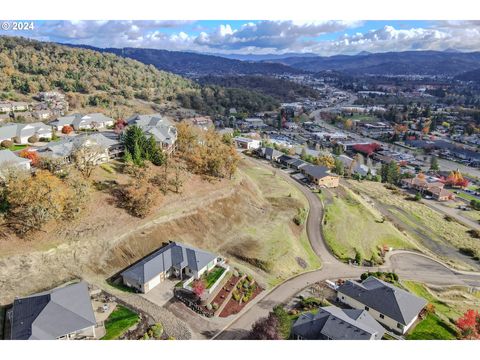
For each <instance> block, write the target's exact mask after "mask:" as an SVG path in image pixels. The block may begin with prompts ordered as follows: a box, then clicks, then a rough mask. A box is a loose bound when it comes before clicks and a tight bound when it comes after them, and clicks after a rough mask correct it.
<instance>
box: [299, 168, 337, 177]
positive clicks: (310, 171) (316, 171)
mask: <svg viewBox="0 0 480 360" xmlns="http://www.w3.org/2000/svg"><path fill="white" fill-rule="evenodd" d="M302 171H303V172H304V173H305V174H307V175H310V176H311V177H313V178H315V179H321V178H324V177H325V176H332V174H330V173H329V171H328V168H326V167H325V166H319V165H306V166H303V167H302Z"/></svg>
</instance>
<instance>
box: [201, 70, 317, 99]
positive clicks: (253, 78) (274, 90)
mask: <svg viewBox="0 0 480 360" xmlns="http://www.w3.org/2000/svg"><path fill="white" fill-rule="evenodd" d="M198 82H199V83H200V84H209V85H220V86H226V87H232V88H242V89H248V90H254V91H258V92H260V93H262V94H264V95H267V96H271V97H273V98H275V99H276V100H278V101H281V102H292V101H297V100H299V99H305V98H308V99H312V100H314V99H319V98H320V96H321V95H320V93H319V92H318V91H317V90H315V89H314V88H312V87H310V86H306V85H302V84H298V83H296V82H293V81H290V80H285V79H279V78H274V77H270V76H258V75H246V76H205V77H202V78H199V79H198Z"/></svg>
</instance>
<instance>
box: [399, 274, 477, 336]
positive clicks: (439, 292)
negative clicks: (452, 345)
mask: <svg viewBox="0 0 480 360" xmlns="http://www.w3.org/2000/svg"><path fill="white" fill-rule="evenodd" d="M401 283H402V286H404V287H405V288H406V289H407V290H409V291H410V292H412V293H414V294H416V295H418V296H421V297H423V298H424V299H426V300H427V301H428V302H429V303H430V304H432V305H433V307H434V309H435V313H430V314H428V315H427V317H426V318H425V319H424V320H422V321H420V323H419V324H418V325H417V326H416V327H415V329H414V330H413V331H412V332H411V333H410V334H408V335H407V339H412V340H415V339H422V340H427V339H445V340H448V339H456V336H457V331H456V328H455V325H454V322H455V321H456V320H457V319H458V318H460V317H461V316H462V314H463V313H464V312H466V311H467V310H468V309H477V310H478V309H479V305H478V304H479V303H480V291H471V290H469V288H467V287H463V286H448V287H433V286H428V285H426V284H422V283H418V282H414V281H401Z"/></svg>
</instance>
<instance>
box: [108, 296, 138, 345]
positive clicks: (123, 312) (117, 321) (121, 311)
mask: <svg viewBox="0 0 480 360" xmlns="http://www.w3.org/2000/svg"><path fill="white" fill-rule="evenodd" d="M139 320H140V317H139V316H138V314H137V313H135V312H133V311H131V310H129V309H127V308H126V307H124V306H120V305H118V306H117V308H116V309H115V310H114V311H113V312H112V313H111V314H110V316H109V317H108V319H107V321H105V330H106V334H105V336H104V337H102V339H101V340H115V339H118V338H119V337H120V336H122V335H123V334H124V333H125V332H126V331H127V330H128V329H129V328H131V327H132V326H133V325H135V324H136V323H137V322H138V321H139Z"/></svg>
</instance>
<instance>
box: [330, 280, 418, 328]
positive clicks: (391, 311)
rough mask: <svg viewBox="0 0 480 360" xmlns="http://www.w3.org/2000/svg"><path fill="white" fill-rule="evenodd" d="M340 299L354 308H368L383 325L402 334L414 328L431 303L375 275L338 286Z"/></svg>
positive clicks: (366, 309) (348, 281)
mask: <svg viewBox="0 0 480 360" xmlns="http://www.w3.org/2000/svg"><path fill="white" fill-rule="evenodd" d="M337 298H338V300H339V301H341V302H342V303H344V304H347V305H349V306H351V307H352V308H354V309H361V310H365V311H368V312H369V313H370V315H372V317H373V318H374V319H375V320H377V321H378V322H379V323H380V324H382V325H383V326H385V327H386V328H387V329H390V330H392V331H394V332H397V333H400V334H405V333H406V332H407V331H408V330H409V329H410V327H411V326H412V325H413V324H414V323H415V320H417V318H418V315H419V314H420V312H421V311H422V310H423V308H424V307H425V306H426V305H427V301H426V300H425V299H423V298H420V297H418V296H415V295H413V294H411V293H409V292H408V291H405V290H402V289H400V288H398V287H396V286H394V285H392V284H390V283H387V282H385V281H382V280H380V279H377V278H375V277H373V276H370V277H368V278H367V279H365V280H363V281H362V282H361V283H357V282H355V281H351V280H347V281H346V282H345V283H344V284H343V285H340V286H339V287H338V289H337Z"/></svg>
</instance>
